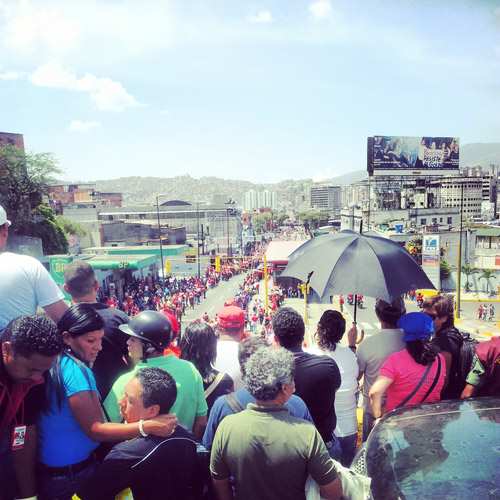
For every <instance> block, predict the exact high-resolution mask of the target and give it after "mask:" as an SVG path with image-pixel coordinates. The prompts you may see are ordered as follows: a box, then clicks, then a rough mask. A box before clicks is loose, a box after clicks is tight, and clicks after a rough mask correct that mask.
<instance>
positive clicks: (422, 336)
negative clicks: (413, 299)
mask: <svg viewBox="0 0 500 500" xmlns="http://www.w3.org/2000/svg"><path fill="white" fill-rule="evenodd" d="M398 327H399V328H401V330H403V332H404V335H403V340H404V341H405V342H411V341H412V340H428V339H430V337H431V335H432V334H433V333H434V322H433V321H432V318H431V317H430V316H429V315H428V314H425V313H422V312H410V313H407V314H404V315H403V316H401V318H399V320H398Z"/></svg>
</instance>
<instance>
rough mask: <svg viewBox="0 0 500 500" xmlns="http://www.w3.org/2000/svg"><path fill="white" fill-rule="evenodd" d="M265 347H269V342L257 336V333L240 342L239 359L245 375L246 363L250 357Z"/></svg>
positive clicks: (242, 372)
mask: <svg viewBox="0 0 500 500" xmlns="http://www.w3.org/2000/svg"><path fill="white" fill-rule="evenodd" d="M263 347H269V344H268V343H267V341H266V340H265V339H263V338H262V337H257V336H255V335H253V336H252V337H248V338H247V339H245V340H242V341H241V342H240V345H239V346H238V361H239V363H240V371H241V374H242V375H243V376H245V364H246V362H247V361H248V360H249V359H250V356H252V355H253V354H254V353H256V352H257V351H258V350H259V349H261V348H263Z"/></svg>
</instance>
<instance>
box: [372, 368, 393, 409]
mask: <svg viewBox="0 0 500 500" xmlns="http://www.w3.org/2000/svg"><path fill="white" fill-rule="evenodd" d="M392 382H393V380H392V379H390V378H388V377H384V376H383V375H379V376H378V377H377V380H375V383H374V384H373V385H372V386H371V388H370V394H369V396H370V405H371V407H372V413H373V416H374V417H375V418H380V417H381V416H382V414H383V410H382V397H383V396H384V394H385V391H387V389H388V388H389V386H390V385H391V384H392Z"/></svg>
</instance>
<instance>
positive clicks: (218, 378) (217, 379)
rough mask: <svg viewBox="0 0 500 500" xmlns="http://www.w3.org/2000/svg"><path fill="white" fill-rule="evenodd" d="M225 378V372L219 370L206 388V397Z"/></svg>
mask: <svg viewBox="0 0 500 500" xmlns="http://www.w3.org/2000/svg"><path fill="white" fill-rule="evenodd" d="M223 378H224V372H219V373H218V374H217V376H216V377H215V378H214V379H213V380H212V383H211V384H210V385H209V386H208V387H207V388H206V389H205V399H207V398H208V397H209V396H210V394H212V392H214V391H215V389H216V388H217V386H218V385H219V384H220V383H221V381H222V379H223Z"/></svg>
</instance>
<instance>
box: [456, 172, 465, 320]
mask: <svg viewBox="0 0 500 500" xmlns="http://www.w3.org/2000/svg"><path fill="white" fill-rule="evenodd" d="M463 214H464V181H463V179H462V182H461V184H460V235H459V239H458V269H457V311H456V317H457V318H460V306H461V298H460V293H461V288H462V231H463Z"/></svg>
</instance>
